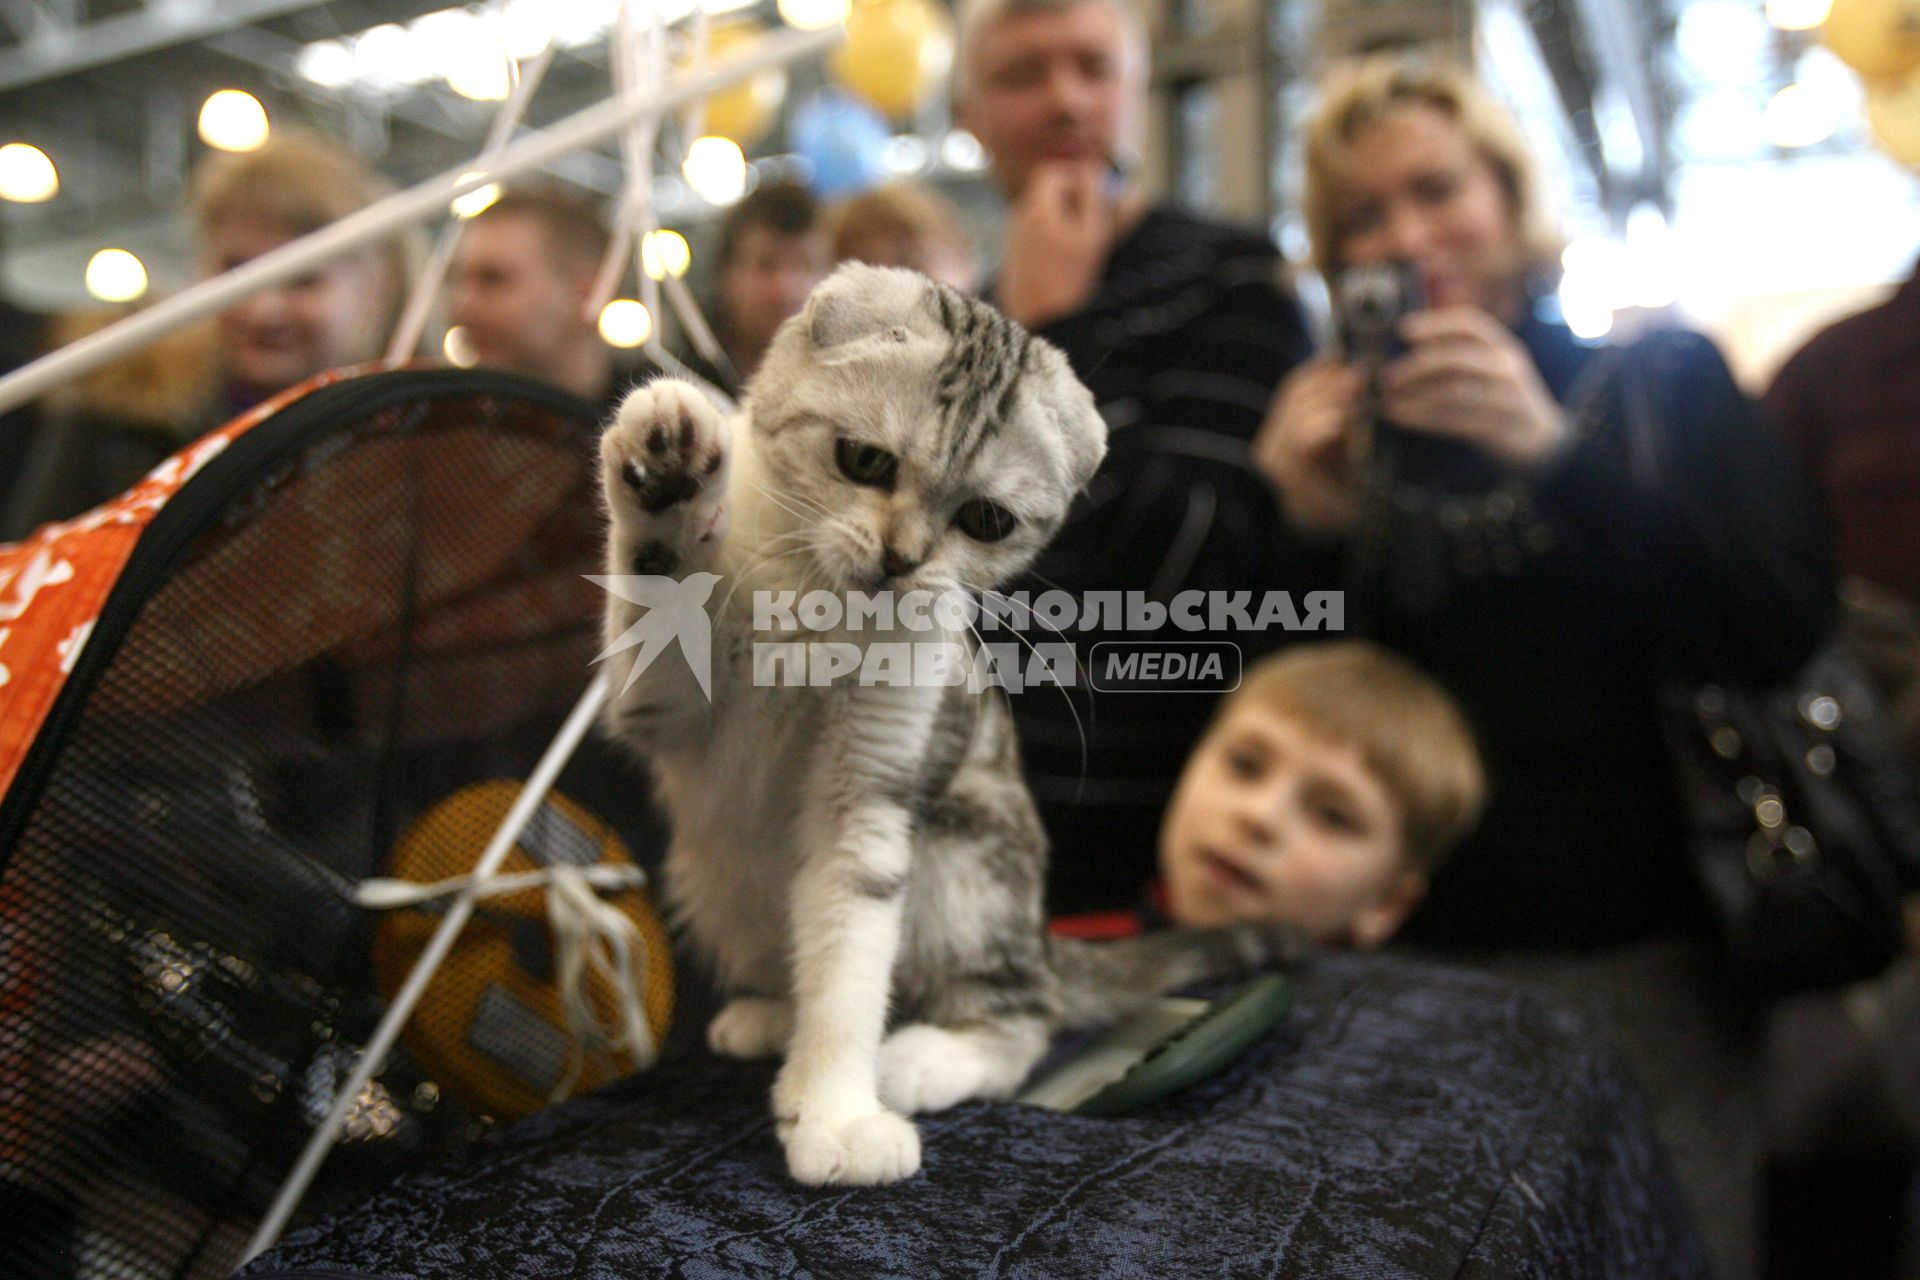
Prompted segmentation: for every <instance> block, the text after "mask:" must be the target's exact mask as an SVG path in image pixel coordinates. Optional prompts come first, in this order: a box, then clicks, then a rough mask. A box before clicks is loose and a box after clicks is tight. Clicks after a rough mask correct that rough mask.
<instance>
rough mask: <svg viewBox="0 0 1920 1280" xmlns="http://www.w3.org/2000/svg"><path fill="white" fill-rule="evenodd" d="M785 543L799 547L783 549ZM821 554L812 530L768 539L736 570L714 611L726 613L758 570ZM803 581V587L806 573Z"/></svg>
mask: <svg viewBox="0 0 1920 1280" xmlns="http://www.w3.org/2000/svg"><path fill="white" fill-rule="evenodd" d="M783 542H794V543H796V544H797V545H795V546H791V547H787V548H785V549H781V548H780V544H781V543H783ZM819 554H820V547H819V544H818V543H816V542H815V541H814V540H813V534H812V532H811V531H810V530H806V529H798V530H795V531H793V532H791V533H783V534H779V535H778V536H776V537H772V538H769V539H767V543H766V545H765V546H763V547H762V548H761V549H760V551H759V552H758V554H756V555H755V556H754V557H753V558H752V559H750V560H748V561H747V562H746V563H745V564H743V565H741V566H740V567H739V568H738V569H736V570H734V573H733V582H732V583H731V584H730V585H729V586H728V587H727V594H726V595H724V596H722V597H721V598H720V604H719V606H718V607H717V608H716V609H715V610H714V612H715V614H716V615H717V614H721V613H724V612H726V608H727V606H728V605H729V604H731V603H732V602H733V593H734V592H736V591H738V590H739V589H740V587H741V585H742V584H743V583H745V582H746V580H747V579H748V578H749V577H751V576H752V575H753V574H754V573H755V572H757V571H758V570H760V569H763V568H765V567H766V566H768V565H770V564H773V563H774V562H776V561H779V560H785V559H788V558H789V557H791V556H797V555H805V556H807V557H808V558H809V560H811V559H812V558H813V557H816V556H818V555H819ZM801 581H802V584H803V585H804V583H805V582H806V581H807V574H806V573H805V572H803V573H802V575H801Z"/></svg>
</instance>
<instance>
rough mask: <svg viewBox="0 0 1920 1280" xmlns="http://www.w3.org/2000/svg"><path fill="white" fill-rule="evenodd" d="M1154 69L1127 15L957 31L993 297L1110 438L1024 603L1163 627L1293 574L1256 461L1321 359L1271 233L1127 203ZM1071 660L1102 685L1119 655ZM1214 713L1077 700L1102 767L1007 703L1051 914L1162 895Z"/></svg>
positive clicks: (1188, 636)
mask: <svg viewBox="0 0 1920 1280" xmlns="http://www.w3.org/2000/svg"><path fill="white" fill-rule="evenodd" d="M1146 55H1147V42H1146V36H1145V32H1144V30H1143V28H1142V26H1141V23H1140V20H1139V18H1138V16H1137V15H1136V14H1134V13H1133V12H1132V11H1131V10H1129V9H1127V8H1125V7H1123V4H1122V0H973V2H972V3H971V4H969V5H967V6H965V7H963V9H962V11H961V24H960V36H959V49H958V55H957V58H956V71H955V83H954V114H955V117H956V119H957V120H958V122H959V123H960V124H961V125H963V126H964V127H966V128H967V129H968V130H969V131H970V132H972V133H973V135H974V136H975V137H976V138H978V139H979V140H980V143H981V145H982V146H983V147H984V148H985V150H986V152H987V155H988V158H989V160H990V161H991V167H992V173H993V178H994V181H995V183H996V185H998V186H999V188H1000V191H1001V194H1002V195H1004V196H1005V197H1006V200H1007V202H1008V215H1007V224H1006V229H1005V234H1004V236H1003V239H1002V252H1001V260H1000V266H999V273H998V276H997V278H996V279H995V281H994V282H993V284H992V285H991V286H990V287H989V289H988V294H989V296H990V297H991V298H992V299H993V300H994V301H995V302H996V303H997V304H998V305H999V306H1000V307H1001V309H1002V310H1004V311H1006V312H1007V313H1008V314H1009V315H1011V316H1012V317H1013V318H1014V319H1016V320H1018V321H1020V322H1021V323H1022V324H1025V325H1027V326H1028V327H1029V328H1031V329H1032V330H1033V331H1034V332H1035V333H1037V334H1039V335H1040V336H1042V337H1044V338H1047V339H1048V340H1050V341H1052V342H1053V343H1055V344H1056V345H1058V346H1059V347H1060V348H1062V349H1063V350H1064V351H1065V352H1066V354H1067V358H1068V359H1069V360H1070V361H1071V362H1072V364H1073V368H1074V372H1075V373H1077V374H1079V376H1080V378H1081V380H1082V381H1083V382H1085V383H1086V384H1087V386H1088V388H1089V389H1091V390H1092V392H1093V395H1094V399H1095V401H1096V402H1097V403H1098V404H1099V406H1100V411H1101V413H1102V415H1103V416H1105V418H1106V420H1107V425H1108V427H1109V428H1110V431H1111V437H1110V441H1109V451H1108V455H1107V459H1106V461H1105V462H1104V463H1103V464H1102V465H1101V468H1100V471H1099V472H1098V474H1096V475H1095V477H1094V479H1093V482H1092V484H1091V485H1090V486H1089V487H1088V492H1087V494H1086V496H1085V497H1084V498H1083V500H1082V501H1081V502H1080V503H1079V504H1078V505H1077V506H1076V508H1075V510H1074V512H1073V513H1071V514H1070V515H1069V517H1068V521H1067V523H1066V525H1065V527H1064V528H1062V530H1061V531H1060V533H1059V535H1058V536H1057V537H1056V538H1055V540H1054V541H1053V543H1052V544H1051V545H1050V546H1049V547H1048V549H1047V551H1046V552H1045V553H1043V554H1042V556H1041V558H1040V560H1039V562H1038V564H1037V565H1036V567H1035V572H1034V575H1033V579H1034V580H1033V582H1032V583H1031V584H1028V583H1022V584H1019V585H1021V586H1025V587H1029V588H1030V589H1031V590H1032V591H1034V592H1038V591H1040V590H1045V589H1047V588H1049V587H1059V588H1062V589H1065V590H1067V591H1068V592H1070V593H1072V594H1074V595H1076V596H1079V597H1081V598H1082V599H1084V598H1085V594H1086V593H1088V592H1090V591H1103V592H1105V591H1116V590H1117V591H1121V592H1126V593H1135V594H1138V595H1141V596H1145V597H1147V598H1148V599H1149V600H1152V601H1157V602H1158V603H1159V604H1160V605H1161V606H1164V605H1165V604H1166V603H1167V602H1168V600H1170V599H1171V598H1172V597H1173V596H1174V595H1175V594H1177V593H1179V592H1181V591H1189V590H1202V591H1207V590H1212V591H1227V592H1233V591H1248V590H1251V591H1254V592H1255V602H1256V604H1257V603H1258V598H1259V592H1260V590H1261V589H1262V588H1264V587H1267V586H1270V585H1272V584H1273V582H1274V581H1275V580H1276V579H1277V577H1278V574H1279V572H1280V566H1279V565H1278V563H1277V561H1276V553H1277V547H1278V543H1279V539H1280V536H1281V527H1282V526H1281V524H1280V522H1279V519H1278V513H1277V511H1276V509H1275V507H1274V504H1273V500H1272V497H1271V494H1270V493H1269V491H1268V489H1267V486H1266V485H1265V483H1264V482H1263V481H1261V479H1260V478H1259V476H1258V474H1257V473H1256V472H1255V471H1254V469H1253V466H1252V457H1251V452H1250V447H1249V442H1250V441H1251V440H1252V438H1253V436H1254V435H1255V433H1256V432H1257V431H1258V429H1259V427H1260V423H1261V421H1262V420H1263V419H1264V417H1265V415H1266V411H1267V405H1268V401H1269V400H1270V399H1271V398H1272V395H1273V392H1274V389H1275V388H1276V387H1277V386H1278V385H1279V383H1280V380H1281V378H1282V377H1283V376H1284V375H1285V374H1286V373H1287V372H1288V371H1289V370H1290V369H1292V368H1293V366H1294V365H1295V364H1297V363H1299V362H1300V361H1301V360H1302V359H1304V358H1305V357H1306V355H1307V354H1308V349H1309V345H1310V344H1309V341H1308V337H1307V329H1306V324H1305V320H1304V318H1303V316H1302V315H1301V312H1300V308H1299V305H1298V303H1297V302H1296V301H1295V299H1294V297H1293V294H1292V292H1291V290H1290V289H1289V288H1288V287H1287V285H1286V283H1285V277H1284V264H1283V263H1282V261H1281V258H1280V254H1279V252H1278V251H1277V250H1276V248H1275V247H1274V245H1273V243H1272V242H1271V240H1270V239H1269V238H1268V237H1267V236H1266V235H1265V234H1263V233H1262V232H1260V231H1257V230H1247V229H1242V228H1238V227H1234V226H1232V225H1229V224H1227V223H1224V222H1221V221H1219V220H1217V219H1214V218H1209V217H1203V216H1200V215H1197V214H1194V213H1191V212H1188V211H1185V210H1182V209H1179V208H1176V207H1174V206H1173V205H1171V204H1168V203H1164V202H1154V201H1151V200H1149V199H1148V198H1147V196H1146V195H1145V193H1143V192H1142V191H1141V190H1140V189H1139V188H1138V187H1137V186H1136V184H1135V183H1134V182H1133V180H1132V177H1131V173H1132V170H1133V168H1134V167H1135V166H1134V165H1133V164H1132V163H1131V159H1132V156H1133V154H1134V153H1133V150H1132V146H1133V140H1134V137H1135V135H1136V133H1137V131H1138V127H1139V122H1140V118H1141V115H1142V113H1143V111H1144V109H1145V104H1146V70H1147V66H1146V62H1147V58H1146ZM1314 585H1316V586H1337V585H1338V584H1326V583H1322V584H1314ZM1072 638H1073V639H1074V640H1075V642H1076V644H1077V647H1078V650H1079V652H1080V654H1081V657H1082V665H1083V672H1084V671H1086V670H1088V669H1091V667H1092V665H1093V661H1094V660H1095V659H1096V658H1097V657H1098V656H1099V655H1098V654H1097V653H1095V651H1094V646H1095V645H1096V644H1097V643H1098V642H1099V641H1100V640H1102V639H1103V638H1106V637H1105V633H1102V632H1099V631H1094V630H1082V631H1079V632H1077V633H1072ZM1119 638H1121V639H1124V640H1126V641H1129V642H1139V641H1143V640H1152V639H1155V638H1156V637H1155V635H1153V634H1148V633H1140V632H1128V633H1126V634H1125V635H1124V636H1122V637H1119ZM1158 638H1160V639H1163V640H1167V641H1169V642H1171V641H1175V640H1178V641H1186V642H1191V641H1195V640H1206V639H1210V638H1218V639H1231V640H1233V641H1235V642H1236V643H1237V644H1238V645H1239V647H1240V650H1241V652H1242V653H1243V655H1244V657H1245V659H1246V660H1247V661H1251V660H1252V659H1253V658H1254V657H1255V656H1257V655H1258V653H1259V652H1260V651H1261V650H1262V649H1264V648H1268V647H1272V645H1273V644H1274V643H1275V642H1276V641H1277V640H1278V639H1279V637H1277V636H1273V635H1263V634H1262V633H1253V632H1248V633H1234V634H1233V635H1232V636H1226V635H1224V634H1223V635H1221V636H1219V637H1210V636H1208V635H1207V634H1205V633H1198V634H1196V633H1191V632H1181V633H1179V634H1177V635H1176V634H1162V635H1160V636H1159V637H1158ZM1107 652H1111V650H1107ZM1091 674H1092V676H1093V678H1094V679H1095V680H1098V678H1099V676H1100V672H1099V671H1097V670H1092V671H1091ZM1082 683H1083V686H1084V684H1085V683H1086V675H1085V674H1084V673H1083V676H1082ZM1219 692H1224V687H1223V688H1222V689H1218V690H1198V689H1187V690H1184V691H1180V692H1164V691H1153V692H1146V691H1138V692H1102V693H1096V694H1092V695H1091V696H1090V698H1088V697H1084V696H1083V697H1082V701H1083V702H1087V701H1090V702H1091V707H1090V709H1091V711H1092V716H1091V719H1092V721H1093V723H1092V724H1091V725H1090V726H1089V727H1088V728H1087V730H1086V735H1087V739H1088V741H1087V747H1086V750H1085V756H1084V760H1083V755H1082V747H1081V729H1080V726H1079V725H1078V724H1076V722H1075V719H1074V717H1073V714H1072V713H1073V710H1074V708H1073V707H1071V706H1070V705H1069V703H1068V702H1067V700H1066V698H1065V697H1056V696H1053V695H1052V694H1050V693H1042V692H1039V691H1032V692H1029V693H1027V694H1026V695H1024V696H1022V697H1020V698H1016V699H1014V700H1013V701H1014V704H1015V715H1016V717H1017V718H1018V720H1019V722H1020V735H1021V750H1022V753H1023V755H1024V756H1025V759H1026V763H1027V781H1028V784H1029V785H1030V786H1031V788H1032V789H1033V792H1034V795H1035V798H1036V800H1037V801H1038V802H1039V806H1040V811H1041V816H1042V819H1043V820H1044V821H1045V823H1046V825H1047V830H1048V834H1049V835H1050V836H1051V837H1052V840H1053V843H1054V847H1055V856H1054V860H1053V869H1052V872H1051V882H1050V884H1049V907H1050V909H1051V910H1052V911H1054V912H1055V913H1056V914H1058V913H1067V912H1075V911H1091V910H1099V909H1111V908H1116V907H1126V906H1131V905H1133V901H1134V899H1135V897H1136V895H1138V894H1139V893H1140V891H1141V890H1142V888H1143V887H1144V885H1145V884H1146V882H1147V880H1148V879H1149V878H1150V877H1151V875H1152V873H1153V850H1154V842H1153V832H1154V831H1155V830H1156V829H1157V825H1158V820H1159V815H1160V813H1161V812H1162V811H1163V810H1164V809H1165V807H1166V804H1167V800H1168V797H1169V796H1170V794H1171V792H1172V789H1173V783H1174V779H1175V778H1176V777H1177V776H1178V773H1179V769H1180V766H1181V762H1182V760H1183V758H1184V756H1185V754H1186V752H1187V750H1188V748H1189V747H1190V746H1191V745H1192V744H1193V743H1194V742H1195V741H1197V740H1198V738H1199V735H1200V732H1201V729H1202V727H1203V726H1204V725H1205V723H1206V719H1207V716H1208V714H1209V713H1210V711H1211V709H1212V706H1213V702H1214V698H1215V697H1216V696H1217V694H1218V693H1219ZM1076 696H1079V695H1076ZM1082 718H1083V719H1084V718H1087V717H1085V716H1084V715H1083V716H1082Z"/></svg>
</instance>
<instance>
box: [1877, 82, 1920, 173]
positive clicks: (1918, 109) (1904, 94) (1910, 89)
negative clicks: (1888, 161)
mask: <svg viewBox="0 0 1920 1280" xmlns="http://www.w3.org/2000/svg"><path fill="white" fill-rule="evenodd" d="M1867 123H1868V124H1870V125H1872V126H1873V132H1874V136H1875V137H1877V138H1879V139H1880V145H1881V146H1883V147H1885V148H1886V149H1887V150H1888V151H1890V152H1892V153H1893V158H1894V159H1896V160H1898V161H1899V162H1900V163H1901V164H1904V165H1906V166H1907V167H1908V168H1910V169H1920V70H1916V71H1912V72H1909V73H1908V75H1907V77H1906V78H1905V79H1903V80H1869V81H1868V82H1867Z"/></svg>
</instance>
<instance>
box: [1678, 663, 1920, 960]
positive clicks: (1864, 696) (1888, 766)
mask: <svg viewBox="0 0 1920 1280" xmlns="http://www.w3.org/2000/svg"><path fill="white" fill-rule="evenodd" d="M1663 704H1664V705H1663V722H1664V728H1665V731H1666V737H1667V742H1668V747H1669V749H1670V751H1671V752H1672V755H1673V762H1674V766H1675V769H1676V771H1677V772H1678V774H1679V778H1680V783H1681V796H1682V802H1683V805H1684V809H1685V813H1686V817H1687V822H1688V826H1689V833H1688V834H1689V844H1690V846H1691V850H1692V854H1693V861H1694V868H1695V870H1696V871H1697V872H1698V874H1699V877H1700V881H1701V883H1702V885H1703V886H1704V887H1705V889H1706V892H1707V897H1708V900H1709V901H1710V902H1711V903H1712V906H1713V910H1714V915H1715V918H1716V920H1717V921H1718V924H1719V928H1720V935H1721V939H1722V941H1723V942H1724V944H1725V946H1726V948H1727V950H1728V952H1729V953H1730V954H1731V955H1732V957H1733V958H1734V960H1736V961H1737V962H1738V963H1739V964H1740V966H1741V968H1742V969H1743V970H1744V971H1745V972H1746V973H1747V974H1748V975H1749V976H1750V977H1751V978H1753V979H1754V980H1755V981H1756V982H1758V983H1759V984H1760V985H1761V986H1763V987H1765V988H1767V989H1768V990H1772V991H1787V990H1795V989H1804V988H1810V987H1830V986H1838V985H1840V984H1842V983H1847V982H1853V981H1857V980H1859V979H1862V978H1870V977H1872V976H1874V975H1875V974H1877V973H1879V972H1880V971H1881V970H1882V969H1884V968H1886V966H1887V965H1888V964H1889V963H1890V962H1891V961H1892V960H1893V959H1894V957H1895V956H1897V955H1898V954H1899V953H1900V950H1901V947H1902V944H1903V939H1904V932H1903V923H1902V915H1901V901H1902V899H1903V897H1904V896H1905V895H1906V894H1907V893H1910V892H1912V891H1913V890H1914V887H1915V880H1916V868H1920V801H1916V798H1915V793H1914V781H1913V777H1912V775H1911V773H1910V772H1909V770H1908V768H1907V765H1906V761H1905V758H1904V757H1903V756H1902V754H1901V752H1900V750H1899V747H1898V744H1897V741H1896V740H1895V737H1894V734H1893V731H1892V729H1891V727H1890V725H1889V723H1888V721H1887V718H1886V715H1885V711H1884V709H1883V708H1882V706H1881V705H1880V698H1879V695H1878V693H1877V692H1876V691H1875V689H1874V686H1873V684H1872V683H1871V681H1870V679H1869V677H1868V676H1867V674H1866V672H1865V671H1864V670H1863V669H1862V668H1861V666H1860V663H1859V660H1858V659H1857V658H1855V657H1854V655H1853V654H1852V652H1851V651H1850V650H1848V649H1847V648H1846V647H1845V646H1844V645H1843V644H1841V643H1840V642H1838V641H1832V642H1829V643H1828V644H1827V645H1826V646H1825V647H1824V648H1822V649H1821V650H1820V651H1819V652H1818V653H1816V654H1815V655H1814V656H1813V658H1812V659H1811V660H1810V661H1809V662H1808V663H1807V664H1806V665H1805V666H1804V667H1802V668H1801V670H1800V671H1799V673H1798V674H1797V675H1796V676H1795V678H1794V680H1793V681H1792V682H1791V683H1790V684H1788V685H1786V686H1785V687H1782V688H1779V689H1773V690H1764V691H1752V690H1739V689H1730V688H1726V687H1723V686H1718V685H1697V686H1691V687H1689V686H1684V685H1681V684H1678V683H1673V682H1670V683H1669V684H1668V685H1667V686H1666V688H1665V689H1664V690H1663Z"/></svg>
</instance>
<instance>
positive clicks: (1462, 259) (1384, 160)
mask: <svg viewBox="0 0 1920 1280" xmlns="http://www.w3.org/2000/svg"><path fill="white" fill-rule="evenodd" d="M1340 185H1341V188H1342V200H1341V202H1340V215H1339V216H1340V222H1339V225H1340V253H1339V257H1340V259H1341V260H1342V261H1344V262H1347V263H1351V264H1353V265H1355V266H1366V265H1371V264H1373V263H1379V262H1387V261H1393V260H1400V261H1406V262H1411V263H1413V264H1414V265H1415V266H1416V267H1418V268H1419V270H1420V275H1421V278H1422V281H1423V282H1424V284H1425V285H1426V290H1427V302H1428V304H1429V305H1430V306H1434V307H1448V306H1476V307H1479V308H1481V309H1482V310H1484V311H1487V312H1490V313H1491V314H1493V315H1495V316H1498V317H1500V318H1501V319H1503V320H1512V319H1515V318H1517V316H1518V314H1519V309H1520V307H1521V306H1522V305H1523V302H1524V297H1525V294H1524V276H1525V274H1526V255H1525V252H1524V251H1523V249H1522V248H1521V244H1520V235H1519V229H1518V227H1517V226H1516V219H1515V214H1514V208H1513V201H1512V200H1511V199H1510V198H1509V197H1508V195H1507V191H1506V188H1505V187H1504V186H1503V185H1502V184H1501V182H1500V178H1499V175H1498V174H1497V173H1496V172H1495V171H1494V168H1493V165H1492V164H1491V163H1489V161H1488V160H1487V158H1486V156H1484V155H1483V154H1481V152H1480V150H1479V149H1478V148H1477V147H1475V146H1474V144H1473V140H1472V139H1471V138H1469V137H1468V136H1467V132H1466V130H1464V129H1462V128H1461V127H1460V124H1459V123H1458V122H1457V121H1456V120H1454V118H1453V117H1452V116H1450V115H1448V114H1447V113H1446V112H1444V111H1442V110H1440V109H1439V108H1438V107H1432V106H1427V105H1425V104H1423V103H1410V104H1408V105H1406V106H1402V107H1398V108H1396V109H1394V110H1392V111H1390V112H1388V113H1387V114H1385V115H1383V116H1381V117H1379V118H1378V119H1376V120H1373V121H1370V122H1369V123H1367V124H1365V125H1362V126H1361V127H1360V129H1359V130H1358V132H1356V133H1355V134H1354V136H1353V138H1352V139H1351V141H1350V142H1349V143H1348V147H1347V164H1346V168H1345V171H1344V173H1343V174H1342V175H1341V184H1340Z"/></svg>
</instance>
